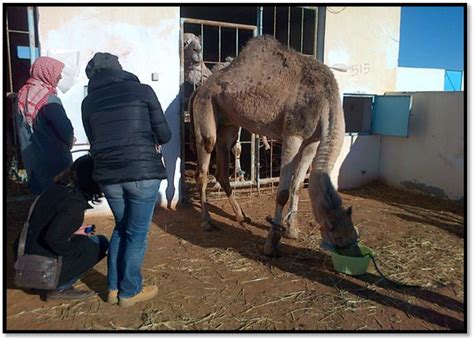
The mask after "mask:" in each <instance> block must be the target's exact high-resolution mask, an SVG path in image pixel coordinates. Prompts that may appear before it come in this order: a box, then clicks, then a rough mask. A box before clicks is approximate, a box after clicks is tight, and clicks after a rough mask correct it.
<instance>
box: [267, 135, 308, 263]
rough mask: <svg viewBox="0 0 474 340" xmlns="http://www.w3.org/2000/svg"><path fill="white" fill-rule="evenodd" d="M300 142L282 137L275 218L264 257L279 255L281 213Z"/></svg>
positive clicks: (281, 233) (295, 137)
mask: <svg viewBox="0 0 474 340" xmlns="http://www.w3.org/2000/svg"><path fill="white" fill-rule="evenodd" d="M302 142H303V140H302V139H301V137H298V136H284V137H283V143H282V149H281V168H280V183H279V184H278V190H277V198H276V201H277V203H276V208H275V216H274V219H273V223H272V228H271V229H270V232H269V233H268V235H267V239H266V241H265V246H264V249H263V251H264V253H265V255H268V256H278V255H280V249H279V248H280V238H281V236H282V235H283V229H282V228H281V221H282V213H283V208H284V207H285V204H286V203H287V202H288V198H289V187H290V181H291V177H292V176H293V172H294V171H295V168H296V167H297V163H298V160H299V159H298V157H296V155H297V154H298V152H299V150H300V147H301V144H302Z"/></svg>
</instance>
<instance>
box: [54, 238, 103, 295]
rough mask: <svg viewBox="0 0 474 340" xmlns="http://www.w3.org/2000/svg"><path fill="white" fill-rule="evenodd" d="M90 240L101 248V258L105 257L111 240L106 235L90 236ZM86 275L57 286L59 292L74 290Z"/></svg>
mask: <svg viewBox="0 0 474 340" xmlns="http://www.w3.org/2000/svg"><path fill="white" fill-rule="evenodd" d="M89 239H90V240H91V241H93V242H94V243H96V244H97V245H98V246H99V248H100V253H101V254H102V255H101V258H102V256H104V257H105V253H106V251H107V248H108V247H109V240H108V239H107V237H105V236H104V235H95V236H90V237H89ZM91 268H92V267H91ZM85 274H86V272H84V273H82V274H80V275H78V276H76V277H74V278H73V279H71V280H70V281H68V282H65V283H63V284H61V285H59V286H57V287H56V289H57V290H65V289H69V288H72V286H73V285H74V283H76V281H77V280H79V279H81V278H82V277H83V276H84V275H85Z"/></svg>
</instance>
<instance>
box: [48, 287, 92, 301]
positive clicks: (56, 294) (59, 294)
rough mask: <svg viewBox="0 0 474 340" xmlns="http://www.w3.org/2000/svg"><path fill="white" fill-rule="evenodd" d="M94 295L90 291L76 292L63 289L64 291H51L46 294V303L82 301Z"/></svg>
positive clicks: (70, 289) (75, 290)
mask: <svg viewBox="0 0 474 340" xmlns="http://www.w3.org/2000/svg"><path fill="white" fill-rule="evenodd" d="M94 294H95V293H94V292H91V291H90V290H77V289H74V288H69V289H64V290H59V289H58V290H53V291H50V292H48V293H47V294H46V301H55V300H84V299H87V298H89V297H91V296H93V295H94Z"/></svg>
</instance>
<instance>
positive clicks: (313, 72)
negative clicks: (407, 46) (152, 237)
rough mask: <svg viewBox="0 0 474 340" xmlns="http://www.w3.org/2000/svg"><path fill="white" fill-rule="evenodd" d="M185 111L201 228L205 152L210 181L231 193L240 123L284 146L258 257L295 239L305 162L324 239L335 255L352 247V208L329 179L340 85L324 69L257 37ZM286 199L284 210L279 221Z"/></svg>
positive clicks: (339, 132) (205, 218) (340, 121)
mask: <svg viewBox="0 0 474 340" xmlns="http://www.w3.org/2000/svg"><path fill="white" fill-rule="evenodd" d="M189 109H190V113H191V114H192V116H193V121H194V130H195V131H194V132H195V144H196V151H197V156H198V173H197V174H196V182H197V187H198V191H199V193H200V196H201V208H202V222H201V225H204V227H207V228H208V227H209V226H208V225H207V224H210V218H209V214H208V212H207V209H206V204H207V200H206V186H207V173H208V170H209V161H210V157H211V152H212V150H213V148H214V147H216V153H217V162H218V167H217V170H218V171H217V174H216V177H217V179H218V181H219V182H220V183H221V185H222V186H223V188H224V190H225V191H226V193H227V194H228V196H229V193H228V191H229V188H230V185H228V179H227V183H226V178H227V172H228V164H229V162H228V157H229V150H230V147H231V145H232V142H233V141H235V139H236V136H237V134H238V129H239V126H241V127H244V128H245V129H247V130H249V131H250V132H252V133H255V134H260V135H265V136H267V137H269V138H273V139H275V140H277V141H279V142H281V144H282V154H281V171H280V182H279V185H278V189H277V196H276V202H277V203H276V207H275V215H274V218H273V220H272V219H269V222H270V225H271V229H270V231H269V233H268V235H267V238H266V241H265V245H264V253H265V254H266V255H268V256H278V255H280V254H281V251H280V239H281V237H282V236H284V233H285V235H286V236H288V235H290V236H292V237H297V234H298V227H297V216H296V215H297V209H298V193H299V190H300V189H301V187H302V185H303V180H304V177H305V175H306V172H307V171H308V169H309V167H310V165H311V172H310V178H309V195H310V199H311V205H312V210H313V214H314V216H315V219H316V221H317V222H318V224H319V225H320V232H321V236H322V240H323V242H325V243H326V244H327V245H329V246H330V247H333V248H336V249H341V250H342V249H346V250H347V249H352V248H354V246H356V245H357V240H358V233H357V231H356V229H355V227H354V225H353V223H352V208H350V207H349V208H348V209H344V208H343V206H342V199H341V197H340V195H339V194H338V193H337V191H336V190H335V188H334V186H333V185H332V182H331V179H330V173H331V171H332V169H333V167H334V163H335V162H336V159H337V157H338V155H339V152H340V149H341V146H342V142H343V138H344V133H345V122H344V113H343V109H342V104H341V98H340V95H339V89H338V85H337V82H336V79H335V78H334V75H333V74H332V72H331V70H330V69H329V68H328V67H327V66H326V65H324V64H322V63H320V62H318V61H317V60H315V59H314V58H312V57H306V56H303V55H301V54H299V53H297V52H295V51H293V50H290V49H288V48H286V47H284V46H283V45H281V44H280V43H279V42H278V41H277V40H276V39H274V38H273V37H270V36H260V37H256V38H253V39H251V40H249V42H248V43H247V45H246V46H245V48H244V49H243V50H242V52H241V53H240V55H239V56H238V57H236V58H235V59H234V61H233V62H232V63H231V65H229V66H228V67H227V68H225V69H223V70H221V71H219V72H218V73H216V74H214V75H213V76H212V77H209V78H208V79H207V81H206V82H205V83H204V84H202V85H201V86H200V87H199V88H198V89H197V90H196V91H195V92H194V94H193V97H192V98H191V100H190V103H189ZM288 201H289V202H290V206H289V210H288V213H287V214H286V215H285V217H284V218H283V209H284V206H285V205H286V204H287V202H288ZM231 202H232V201H231ZM237 207H238V205H237ZM233 208H234V211H235V212H236V215H237V220H239V217H243V216H239V211H238V209H237V208H236V206H234V205H233ZM240 212H241V211H240ZM282 219H283V223H284V226H283V224H282ZM357 249H358V247H357Z"/></svg>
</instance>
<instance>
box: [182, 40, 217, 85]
mask: <svg viewBox="0 0 474 340" xmlns="http://www.w3.org/2000/svg"><path fill="white" fill-rule="evenodd" d="M183 48H184V80H185V81H186V82H188V83H190V84H193V85H195V86H200V85H201V83H202V82H204V81H206V80H207V79H208V78H209V77H210V76H211V75H212V72H211V71H210V70H209V69H208V68H207V66H206V64H205V63H204V60H203V56H202V45H201V40H200V39H199V37H198V36H197V35H194V34H192V33H184V34H183Z"/></svg>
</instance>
